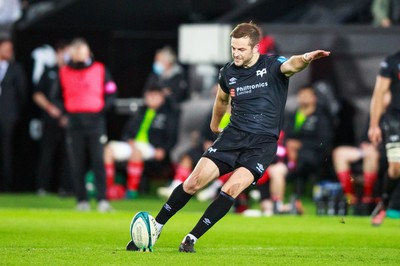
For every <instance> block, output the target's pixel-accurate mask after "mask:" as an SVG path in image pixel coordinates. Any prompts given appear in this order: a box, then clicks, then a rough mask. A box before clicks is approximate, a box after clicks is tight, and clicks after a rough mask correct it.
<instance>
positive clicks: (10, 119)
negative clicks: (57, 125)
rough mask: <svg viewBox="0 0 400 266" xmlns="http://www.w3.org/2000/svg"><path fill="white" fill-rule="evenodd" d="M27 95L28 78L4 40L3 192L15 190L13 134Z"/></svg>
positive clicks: (0, 66)
mask: <svg viewBox="0 0 400 266" xmlns="http://www.w3.org/2000/svg"><path fill="white" fill-rule="evenodd" d="M26 96H27V91H26V76H25V73H24V70H23V68H22V66H21V65H20V64H19V63H18V62H15V61H14V45H13V42H12V40H11V39H9V38H4V39H0V191H11V190H12V189H13V168H12V162H13V157H12V154H13V150H14V149H13V144H12V143H13V135H14V129H15V126H16V124H17V122H18V119H19V115H20V113H21V111H22V108H23V106H24V104H25V102H26V101H25V100H26Z"/></svg>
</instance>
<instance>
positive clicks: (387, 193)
mask: <svg viewBox="0 0 400 266" xmlns="http://www.w3.org/2000/svg"><path fill="white" fill-rule="evenodd" d="M384 177H385V186H384V191H383V195H382V199H383V205H384V206H385V209H386V208H387V207H388V206H389V202H390V198H391V197H392V194H393V191H394V190H395V188H396V187H397V185H398V183H399V179H393V178H390V177H389V176H388V174H387V173H386V174H385V176H384Z"/></svg>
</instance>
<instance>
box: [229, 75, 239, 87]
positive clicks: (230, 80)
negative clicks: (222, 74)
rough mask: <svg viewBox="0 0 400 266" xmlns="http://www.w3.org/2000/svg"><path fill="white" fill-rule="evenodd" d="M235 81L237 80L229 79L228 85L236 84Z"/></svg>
mask: <svg viewBox="0 0 400 266" xmlns="http://www.w3.org/2000/svg"><path fill="white" fill-rule="evenodd" d="M236 81H237V78H235V77H232V78H230V79H229V85H233V84H236Z"/></svg>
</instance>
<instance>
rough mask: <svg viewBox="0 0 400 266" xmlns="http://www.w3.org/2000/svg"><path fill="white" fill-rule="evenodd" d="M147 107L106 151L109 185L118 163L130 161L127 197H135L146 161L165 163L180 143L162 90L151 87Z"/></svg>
mask: <svg viewBox="0 0 400 266" xmlns="http://www.w3.org/2000/svg"><path fill="white" fill-rule="evenodd" d="M144 101H145V105H144V106H143V107H142V108H140V109H139V110H138V112H137V113H136V114H135V115H134V116H133V117H132V118H131V119H130V120H129V121H128V122H127V125H126V127H125V130H124V133H123V136H122V140H123V141H110V142H109V144H108V145H106V149H105V157H104V160H105V167H106V173H107V185H108V187H109V188H110V187H111V186H112V185H113V184H114V179H115V165H114V162H115V161H128V165H127V197H128V198H136V197H137V196H138V189H139V185H140V182H141V178H142V173H143V170H144V162H145V161H150V160H154V161H160V162H161V161H164V160H167V159H168V158H169V153H170V151H171V150H172V148H173V147H174V145H175V144H176V141H177V120H176V115H175V111H174V110H173V109H171V107H170V105H169V104H167V103H166V98H165V95H164V93H163V92H162V89H161V88H160V87H157V86H154V87H149V88H148V89H147V90H146V92H145V94H144Z"/></svg>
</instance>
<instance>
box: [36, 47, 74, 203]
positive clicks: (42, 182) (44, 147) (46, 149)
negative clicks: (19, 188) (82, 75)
mask: <svg viewBox="0 0 400 266" xmlns="http://www.w3.org/2000/svg"><path fill="white" fill-rule="evenodd" d="M55 48H56V59H57V61H56V65H54V66H51V67H45V69H44V71H43V74H42V75H41V77H40V79H39V83H38V84H37V86H35V88H34V93H33V96H32V98H33V101H34V102H35V103H36V105H37V106H38V107H39V108H40V109H42V114H41V121H42V125H43V126H42V130H43V133H42V138H41V141H40V155H39V161H38V168H37V174H36V175H37V176H36V178H37V192H38V194H39V195H45V194H46V193H47V192H48V191H50V190H51V183H52V182H51V181H52V179H55V178H54V177H57V180H59V182H58V184H57V185H58V188H59V190H58V192H59V194H60V195H69V194H70V192H71V191H72V180H70V174H69V169H68V166H67V164H68V163H67V161H68V160H67V152H66V148H65V127H66V122H67V118H66V116H65V115H64V114H63V112H62V110H61V109H60V108H59V107H57V106H56V105H55V104H54V100H55V98H54V97H55V94H56V93H57V91H56V90H57V82H58V71H59V69H60V67H62V66H64V65H65V64H66V63H67V60H66V58H68V57H69V55H68V48H69V47H68V45H67V43H65V42H59V43H57V44H56V46H55ZM54 166H56V168H54ZM56 169H57V171H55V170H56Z"/></svg>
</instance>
